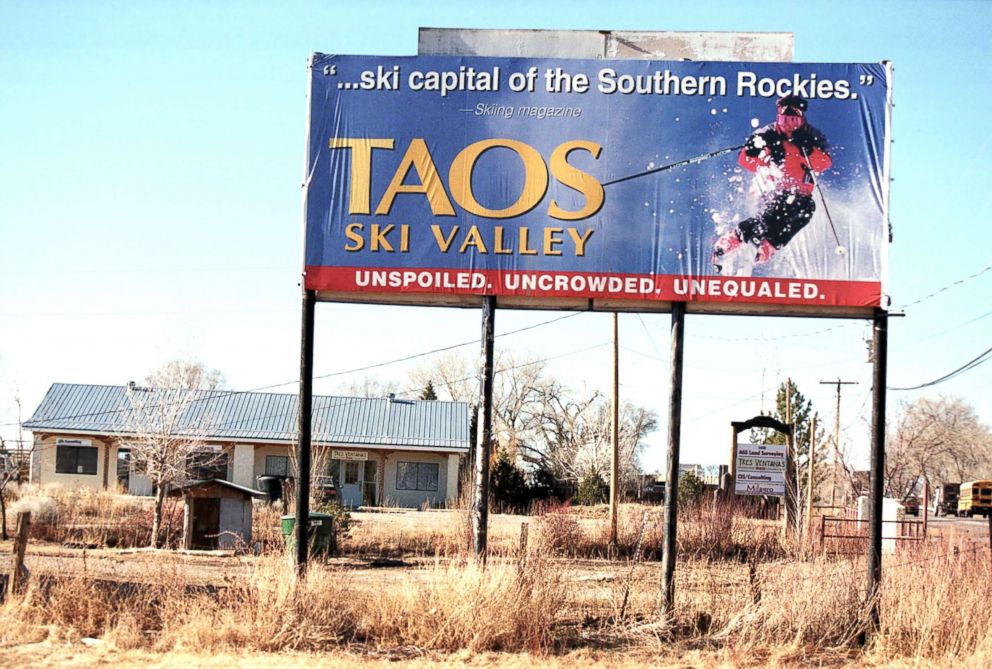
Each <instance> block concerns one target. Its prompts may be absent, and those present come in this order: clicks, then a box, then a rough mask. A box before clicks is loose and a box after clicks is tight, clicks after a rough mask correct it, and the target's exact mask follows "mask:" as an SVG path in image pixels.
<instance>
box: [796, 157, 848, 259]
mask: <svg viewBox="0 0 992 669" xmlns="http://www.w3.org/2000/svg"><path fill="white" fill-rule="evenodd" d="M799 150H800V151H802V152H803V158H805V159H806V171H807V172H809V178H810V179H812V180H813V187H814V188H816V192H817V193H819V194H820V202H822V203H823V213H824V214H826V215H827V222H828V223H830V231H831V232H832V233H834V241H835V242H837V254H838V255H844V253H845V250H844V247H843V246H842V245H841V243H840V237H838V236H837V228H835V227H834V219H833V217H832V216H831V215H830V208H829V207H827V198H825V197H823V189H822V188H820V180H819V179H817V178H816V174H815V173H814V172H813V166H812V165H811V164H810V162H809V154H807V153H806V149H799Z"/></svg>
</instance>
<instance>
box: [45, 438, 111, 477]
mask: <svg viewBox="0 0 992 669" xmlns="http://www.w3.org/2000/svg"><path fill="white" fill-rule="evenodd" d="M59 438H65V439H86V440H89V441H90V442H91V445H92V446H93V447H94V448H96V449H97V457H96V475H90V474H59V473H56V472H55V458H56V446H55V444H56V440H57V439H59ZM107 448H108V446H107V444H106V443H105V442H104V441H103V440H101V439H100V438H99V437H80V436H78V435H72V434H64V435H50V436H46V437H45V438H44V439H41V440H38V439H36V440H35V456H34V457H35V458H36V460H35V462H36V463H37V469H36V473H35V474H36V482H38V483H41V484H46V483H58V484H59V485H61V486H63V487H65V488H89V489H91V490H102V489H103V481H104V472H105V471H106V464H107ZM111 450H112V451H113V452H112V454H111V455H112V456H113V458H112V459H111V463H112V464H111V467H116V464H117V463H116V457H117V450H116V448H114V449H111ZM116 481H117V476H116V473H113V470H112V478H111V483H116Z"/></svg>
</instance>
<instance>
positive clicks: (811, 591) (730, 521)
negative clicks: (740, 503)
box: [0, 502, 992, 668]
mask: <svg viewBox="0 0 992 669" xmlns="http://www.w3.org/2000/svg"><path fill="white" fill-rule="evenodd" d="M101 503H103V502H101ZM94 504H96V503H95V502H94ZM74 508H76V509H84V508H91V507H85V506H83V505H82V503H79V504H77V506H76V507H74ZM93 508H96V507H93ZM88 513H90V512H89V511H87V512H85V513H84V512H79V516H77V517H85V516H86V515H87V514H88ZM261 513H262V514H268V515H256V523H258V522H259V521H260V520H261V521H262V522H263V524H265V525H266V526H269V525H275V520H276V519H277V517H278V514H279V510H278V509H267V510H262V511H261ZM355 520H356V525H355V528H354V529H353V530H352V533H351V536H350V537H349V538H348V539H347V540H346V541H345V546H344V547H345V550H346V551H348V552H351V553H353V554H359V555H383V554H386V555H404V556H410V555H413V556H419V557H420V560H419V561H415V562H417V563H418V564H419V566H415V567H412V568H404V569H389V570H382V569H379V570H375V569H370V568H367V567H364V568H363V567H360V566H357V565H358V564H359V563H360V562H361V561H360V560H355V559H351V560H350V561H349V560H342V561H339V562H331V563H329V564H314V565H312V567H311V569H310V571H309V573H308V575H307V577H306V578H305V579H303V580H301V581H297V580H296V579H295V578H294V574H293V571H292V570H291V569H290V568H289V566H288V564H287V562H286V561H285V559H284V558H283V557H282V556H279V555H272V556H268V557H262V558H240V559H239V560H240V563H239V564H242V565H243V567H242V569H241V570H240V571H237V572H233V571H231V572H229V573H231V574H236V575H232V576H229V577H227V578H225V579H224V581H223V582H218V581H215V582H214V586H216V587H206V586H204V582H203V579H202V578H201V579H194V578H192V577H191V575H190V573H189V572H187V571H185V570H184V569H183V568H182V567H181V565H178V564H176V563H167V562H166V561H161V564H159V565H158V566H155V567H151V568H150V570H149V572H150V573H148V574H147V577H148V578H146V579H144V580H143V583H144V584H142V585H136V584H124V585H121V584H108V583H107V582H101V581H97V580H95V579H94V576H93V573H92V572H86V571H81V572H80V573H78V574H75V575H72V576H66V575H61V576H58V577H54V578H46V579H42V578H39V577H37V576H36V577H35V578H33V579H32V583H31V587H30V589H29V590H28V591H27V592H26V593H24V594H23V595H21V596H19V597H15V598H13V599H11V600H10V601H8V602H6V603H5V604H3V605H2V606H0V653H4V654H7V651H11V652H12V651H14V650H15V649H21V648H27V647H29V646H31V645H32V644H46V643H47V644H55V645H56V646H57V645H58V644H64V643H73V642H76V641H77V640H78V639H80V638H82V637H96V638H99V639H101V640H102V643H101V648H102V651H101V652H103V653H110V654H111V656H113V657H114V658H116V657H117V656H116V655H113V654H119V655H120V656H121V657H123V656H129V655H128V654H133V655H134V656H135V657H146V656H147V654H149V653H151V654H155V657H164V656H165V655H163V654H172V655H174V656H176V657H184V655H182V654H184V653H185V654H189V653H198V654H202V653H209V654H218V655H219V656H226V657H237V656H238V654H243V653H271V652H277V653H290V652H292V653H299V652H321V653H331V654H332V655H334V656H336V657H340V658H356V657H357V658H361V662H352V663H350V664H364V663H366V662H368V663H374V662H375V661H377V658H387V659H391V660H397V659H398V660H403V661H410V662H412V663H413V664H416V663H417V662H420V661H423V662H424V663H427V662H428V661H430V662H435V661H437V662H452V663H458V662H463V661H464V662H471V663H473V664H478V665H479V666H489V665H488V664H487V662H489V661H490V660H487V659H486V658H490V659H491V658H498V661H497V660H492V663H493V664H496V663H499V664H507V665H510V666H513V665H516V666H536V664H537V663H543V662H547V663H548V664H549V665H551V666H583V664H585V665H588V666H592V665H593V664H597V663H600V662H602V663H605V664H606V665H607V666H609V665H610V663H611V662H613V663H614V665H615V666H628V665H629V666H638V665H644V666H647V665H655V666H661V665H663V664H664V662H667V661H668V660H669V659H671V661H672V662H673V663H675V662H676V661H677V659H678V658H682V661H684V662H686V663H687V664H688V665H689V666H705V667H717V666H780V667H793V666H795V667H799V666H809V665H817V666H831V667H841V666H864V667H874V666H878V667H881V666H893V667H906V668H909V667H951V666H961V665H963V666H989V660H990V659H992V607H989V606H988V602H989V601H990V600H992V562H990V556H989V552H988V548H987V547H986V546H984V545H981V546H978V545H973V544H959V543H957V542H955V541H951V540H949V539H948V540H943V541H941V542H939V543H934V544H932V545H929V546H924V547H922V548H920V549H918V550H915V551H908V550H903V551H901V552H899V553H897V554H895V555H891V556H887V557H886V563H885V571H884V574H885V580H884V584H883V589H882V592H881V599H880V606H881V621H882V624H881V627H880V629H879V630H878V632H877V633H876V634H874V635H873V636H871V640H870V643H868V644H867V645H864V644H863V643H862V642H863V640H864V636H865V633H866V631H868V616H867V612H868V605H867V603H866V601H865V591H864V583H865V576H866V565H865V563H864V559H863V558H856V559H843V560H838V559H833V558H830V557H828V556H822V555H820V556H815V557H810V556H809V555H808V553H806V552H804V551H800V550H797V549H796V548H795V547H793V546H790V545H788V544H787V543H785V542H783V541H781V540H780V539H779V525H777V524H775V523H771V522H765V521H754V520H750V519H746V518H742V517H740V516H739V515H738V514H736V513H734V512H733V509H730V508H721V507H703V508H701V509H697V510H695V512H687V515H686V516H685V517H683V518H682V522H681V523H680V534H679V564H678V572H677V583H676V593H677V597H676V611H675V614H674V616H673V617H671V618H667V619H666V618H662V617H660V616H659V615H658V594H659V584H660V580H661V573H660V567H659V565H658V563H657V562H656V561H654V560H652V559H651V558H653V557H655V556H656V555H657V554H660V520H661V519H660V510H658V509H651V508H648V509H645V508H644V507H637V506H633V505H631V506H626V507H624V508H623V512H622V516H621V531H620V545H619V546H618V547H616V548H614V549H609V548H608V547H607V546H606V544H605V538H606V536H605V522H606V521H605V513H603V514H601V510H600V509H597V508H592V509H580V510H575V509H569V508H567V507H565V508H558V509H551V510H549V511H548V512H546V513H545V514H544V515H543V516H540V517H519V516H501V515H495V516H493V517H491V539H490V545H491V546H492V547H493V557H492V558H491V559H490V561H489V563H488V564H487V565H486V566H484V567H483V566H482V565H479V564H477V563H475V562H473V561H470V560H468V559H467V558H466V557H465V556H466V538H465V531H464V517H463V514H462V513H461V512H457V511H455V512H421V513H417V512H412V513H381V514H361V513H359V514H355ZM521 522H527V523H528V524H529V535H530V541H529V545H528V547H527V548H526V549H525V550H521V549H520V525H521ZM259 529H261V528H259ZM638 538H640V540H641V541H640V546H639V548H638ZM279 541H280V540H279V538H278V536H275V537H273V538H272V543H273V547H274V546H276V545H281V544H280V543H279ZM603 555H610V556H611V558H612V559H609V560H604V559H601V558H600V556H603ZM424 556H428V557H427V558H426V559H424ZM153 564H154V563H153ZM244 565H250V566H244ZM39 647H40V646H39ZM491 653H497V655H488V654H491ZM506 653H513V654H514V655H510V656H508V655H506ZM142 654H145V655H142ZM176 654H178V655H176ZM201 657H202V655H201ZM278 657H283V656H282V655H280V656H278ZM565 658H568V660H566V659H565ZM590 658H594V659H590ZM687 658H692V659H687ZM113 661H114V662H115V663H118V659H113ZM341 661H342V663H343V665H344V666H348V665H349V663H348V662H346V661H345V660H341ZM237 662H238V663H241V661H240V660H237ZM279 663H280V664H281V662H279ZM329 666H334V665H329Z"/></svg>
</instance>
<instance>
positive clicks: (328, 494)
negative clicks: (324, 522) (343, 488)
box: [313, 476, 338, 505]
mask: <svg viewBox="0 0 992 669" xmlns="http://www.w3.org/2000/svg"><path fill="white" fill-rule="evenodd" d="M313 487H314V492H315V493H316V497H317V504H318V505H321V504H327V503H328V502H337V501H338V487H337V485H335V484H334V477H333V476H317V477H316V478H315V479H314V483H313Z"/></svg>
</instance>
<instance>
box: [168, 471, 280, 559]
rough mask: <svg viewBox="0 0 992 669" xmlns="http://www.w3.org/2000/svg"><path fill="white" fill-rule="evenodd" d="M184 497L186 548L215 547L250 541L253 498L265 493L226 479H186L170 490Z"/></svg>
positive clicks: (184, 538)
mask: <svg viewBox="0 0 992 669" xmlns="http://www.w3.org/2000/svg"><path fill="white" fill-rule="evenodd" d="M169 495H170V496H180V495H181V496H182V498H183V548H186V549H200V550H214V549H218V548H226V549H233V548H236V546H237V544H238V542H239V541H243V542H244V543H246V544H247V543H250V542H251V501H252V499H253V498H256V497H257V498H260V499H261V498H264V497H265V493H263V492H261V491H259V490H255V489H253V488H246V487H244V486H240V485H238V484H236V483H231V482H230V481H225V480H223V479H207V480H204V481H187V482H186V483H183V484H182V485H179V486H177V487H175V488H173V489H172V490H170V491H169Z"/></svg>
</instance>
